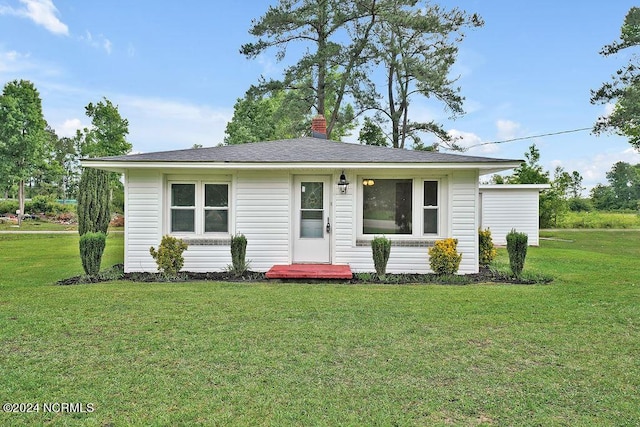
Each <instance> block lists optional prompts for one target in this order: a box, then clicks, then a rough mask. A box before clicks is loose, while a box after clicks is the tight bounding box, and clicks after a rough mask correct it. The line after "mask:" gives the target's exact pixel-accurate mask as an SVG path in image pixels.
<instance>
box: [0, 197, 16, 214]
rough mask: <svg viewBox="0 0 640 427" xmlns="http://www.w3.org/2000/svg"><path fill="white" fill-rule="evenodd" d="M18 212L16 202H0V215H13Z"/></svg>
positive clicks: (8, 200)
mask: <svg viewBox="0 0 640 427" xmlns="http://www.w3.org/2000/svg"><path fill="white" fill-rule="evenodd" d="M17 210H18V201H17V200H10V199H7V200H0V214H11V215H14V214H15V213H16V211H17Z"/></svg>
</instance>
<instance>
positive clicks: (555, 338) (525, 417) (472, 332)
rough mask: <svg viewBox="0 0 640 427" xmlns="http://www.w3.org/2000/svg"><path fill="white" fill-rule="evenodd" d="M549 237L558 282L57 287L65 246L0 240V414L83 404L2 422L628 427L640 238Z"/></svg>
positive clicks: (117, 244) (112, 241) (71, 242)
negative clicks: (11, 406)
mask: <svg viewBox="0 0 640 427" xmlns="http://www.w3.org/2000/svg"><path fill="white" fill-rule="evenodd" d="M543 236H544V237H547V238H553V239H556V240H544V241H543V242H542V246H541V247H540V248H530V251H529V255H528V258H527V262H526V264H525V272H527V271H528V270H530V271H534V272H535V271H540V272H544V273H547V274H551V275H553V276H555V277H556V281H555V282H554V284H553V285H531V286H513V285H473V286H440V285H407V286H389V285H335V284H321V285H309V284H307V285H300V284H270V283H260V284H246V283H245V284H243V283H233V284H230V283H217V282H193V283H151V284H147V283H145V284H137V283H131V282H112V283H106V284H99V285H78V286H65V287H61V286H52V285H51V284H52V282H54V281H55V280H57V279H61V278H65V277H69V276H73V275H76V274H79V273H80V272H81V267H80V262H79V260H78V259H77V237H76V236H68V235H56V236H47V235H0V259H1V260H2V264H1V265H0V350H1V351H0V378H2V380H1V385H2V387H0V390H1V392H0V394H1V397H2V400H3V402H4V401H6V402H84V403H94V404H95V412H93V413H88V414H71V413H67V414H62V413H42V412H41V413H37V414H5V413H0V424H1V425H8V426H11V425H15V426H18V425H25V424H27V425H28V424H30V425H91V426H108V425H114V426H116V425H308V424H311V425H462V426H467V425H525V426H526V425H611V426H622V425H637V424H638V423H639V422H640V394H639V393H638V390H639V388H640V367H639V365H638V361H637V354H638V350H639V344H638V336H639V333H640V330H639V329H640V273H638V269H637V260H638V258H639V257H640V245H639V243H638V242H639V241H638V238H639V237H640V235H639V234H638V232H637V231H627V232H624V231H623V232H618V231H615V232H598V231H592V232H545V233H543ZM121 253H122V235H119V234H112V235H110V237H109V241H108V244H107V255H106V258H107V259H106V262H105V265H110V264H112V263H116V262H119V261H120V260H121V257H122V255H121ZM505 260H506V253H505V251H504V250H500V251H499V262H502V263H504V262H505Z"/></svg>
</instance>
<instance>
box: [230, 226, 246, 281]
mask: <svg viewBox="0 0 640 427" xmlns="http://www.w3.org/2000/svg"><path fill="white" fill-rule="evenodd" d="M246 257H247V238H246V237H245V236H244V234H238V235H236V236H233V237H231V265H232V271H233V273H234V274H235V275H236V276H242V274H243V273H244V272H245V271H247V267H248V265H247V259H246Z"/></svg>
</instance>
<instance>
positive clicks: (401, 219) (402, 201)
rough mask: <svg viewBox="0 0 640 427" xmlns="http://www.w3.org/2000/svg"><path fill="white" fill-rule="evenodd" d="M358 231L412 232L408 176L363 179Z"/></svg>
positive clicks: (410, 186)
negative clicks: (360, 227)
mask: <svg viewBox="0 0 640 427" xmlns="http://www.w3.org/2000/svg"><path fill="white" fill-rule="evenodd" d="M362 233H363V234H412V233H413V180H412V179H365V180H363V183H362Z"/></svg>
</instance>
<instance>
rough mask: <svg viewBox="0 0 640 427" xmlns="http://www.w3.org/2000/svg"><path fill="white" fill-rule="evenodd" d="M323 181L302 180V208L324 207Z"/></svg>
mask: <svg viewBox="0 0 640 427" xmlns="http://www.w3.org/2000/svg"><path fill="white" fill-rule="evenodd" d="M323 186H324V185H323V183H322V182H302V183H301V184H300V192H301V193H300V207H301V208H302V209H323V206H322V204H323V192H324V188H323Z"/></svg>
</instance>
